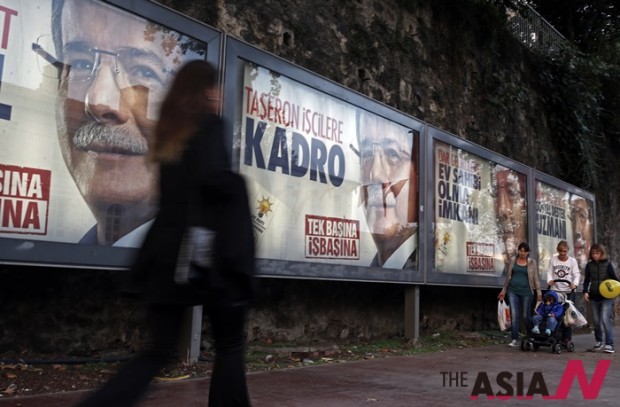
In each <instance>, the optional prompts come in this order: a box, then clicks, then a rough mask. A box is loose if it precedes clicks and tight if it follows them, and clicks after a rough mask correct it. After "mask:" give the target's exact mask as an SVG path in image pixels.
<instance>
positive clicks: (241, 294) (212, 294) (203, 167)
mask: <svg viewBox="0 0 620 407" xmlns="http://www.w3.org/2000/svg"><path fill="white" fill-rule="evenodd" d="M190 201H191V202H193V203H194V204H193V205H195V206H191V205H190ZM248 205H249V202H248V196H247V191H246V188H245V183H244V180H243V178H242V177H241V176H240V175H239V174H236V173H233V172H232V171H231V170H230V161H229V158H228V153H227V151H226V148H225V145H224V137H223V122H222V120H221V119H220V118H219V117H217V116H215V115H207V116H206V117H205V119H204V120H203V121H202V123H201V124H200V127H199V131H198V132H197V134H196V135H195V136H194V137H192V138H191V139H190V140H189V141H188V142H187V145H186V148H185V150H184V152H183V156H182V159H181V160H179V161H176V162H173V163H165V164H162V165H161V166H160V198H159V213H158V215H157V218H156V219H155V222H154V223H153V226H152V227H151V229H150V230H149V232H148V234H147V236H146V238H145V241H144V244H143V246H142V248H141V249H140V251H139V253H138V256H137V258H136V261H135V263H134V266H133V267H132V270H131V277H130V281H129V284H127V285H126V287H125V290H124V291H125V292H126V293H127V294H129V295H136V296H140V297H141V298H142V299H143V300H145V301H146V302H148V303H155V304H185V305H193V304H203V303H206V302H207V301H216V302H225V303H227V304H234V303H237V302H245V301H247V300H249V299H250V298H251V297H252V295H253V291H254V268H255V264H254V235H253V229H252V223H251V217H250V210H249V206H248ZM190 206H191V207H192V208H198V209H199V210H190ZM189 224H192V225H196V224H198V225H200V226H207V227H208V228H209V229H212V230H215V231H216V236H217V237H216V239H215V241H216V243H215V257H216V259H215V261H216V266H215V267H214V268H213V269H209V270H208V273H207V275H206V278H205V281H204V282H203V284H200V285H197V284H189V285H179V284H177V283H175V282H174V272H175V268H176V262H177V257H178V253H179V247H180V245H181V239H182V237H183V233H184V231H185V228H186V226H188V225H189Z"/></svg>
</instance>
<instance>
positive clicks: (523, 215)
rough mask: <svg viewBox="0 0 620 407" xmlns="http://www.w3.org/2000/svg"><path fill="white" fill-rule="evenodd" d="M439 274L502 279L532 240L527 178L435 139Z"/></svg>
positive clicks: (437, 267) (436, 264) (436, 260)
mask: <svg viewBox="0 0 620 407" xmlns="http://www.w3.org/2000/svg"><path fill="white" fill-rule="evenodd" d="M433 159H434V161H433V168H434V205H433V212H434V225H435V230H434V231H435V250H434V258H435V272H437V273H449V274H465V275H469V276H471V275H478V276H488V277H499V276H501V275H502V273H503V272H504V268H505V267H506V265H507V264H508V263H509V261H510V259H511V258H512V257H514V256H515V255H516V253H517V246H518V245H519V243H521V242H524V241H527V239H528V235H527V226H528V221H527V179H526V175H525V174H523V173H520V172H518V171H515V170H513V169H510V168H507V167H505V166H503V165H500V164H498V163H496V162H494V161H491V160H489V159H486V158H483V157H481V156H479V155H476V154H473V153H471V152H469V151H467V150H465V149H462V148H458V147H455V146H453V145H451V144H449V143H446V142H443V141H440V140H434V142H433Z"/></svg>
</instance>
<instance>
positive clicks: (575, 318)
mask: <svg viewBox="0 0 620 407" xmlns="http://www.w3.org/2000/svg"><path fill="white" fill-rule="evenodd" d="M566 302H567V303H568V309H567V310H566V312H565V313H564V318H563V320H564V325H565V326H573V327H575V328H581V327H582V326H586V325H588V321H587V320H586V318H585V317H584V316H583V314H582V313H581V312H579V310H578V309H577V307H575V304H574V303H573V302H572V301H570V300H567V301H566Z"/></svg>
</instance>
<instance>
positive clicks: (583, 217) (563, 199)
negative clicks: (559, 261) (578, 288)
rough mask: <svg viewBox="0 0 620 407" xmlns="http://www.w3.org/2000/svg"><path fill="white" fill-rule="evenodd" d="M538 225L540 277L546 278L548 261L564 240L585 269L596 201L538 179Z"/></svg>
mask: <svg viewBox="0 0 620 407" xmlns="http://www.w3.org/2000/svg"><path fill="white" fill-rule="evenodd" d="M536 226H537V227H536V233H537V237H538V239H537V240H538V267H539V274H540V277H541V279H544V280H545V281H546V278H547V277H546V276H547V268H548V266H549V261H550V260H551V258H552V257H553V256H554V255H556V254H557V245H558V243H560V242H561V241H566V242H567V243H568V247H569V252H568V253H569V255H570V256H572V257H575V259H577V262H578V264H579V268H580V269H581V271H582V272H583V270H584V269H585V266H586V264H587V262H588V259H589V255H590V246H591V245H592V243H593V239H594V236H595V231H594V202H593V201H592V200H591V199H590V198H589V197H588V196H587V195H586V194H584V193H583V192H580V191H576V192H573V190H572V189H569V188H566V187H558V186H556V185H552V184H550V183H547V182H544V181H541V180H538V179H537V180H536Z"/></svg>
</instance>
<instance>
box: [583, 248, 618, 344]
mask: <svg viewBox="0 0 620 407" xmlns="http://www.w3.org/2000/svg"><path fill="white" fill-rule="evenodd" d="M585 271H586V273H585V274H586V275H585V279H584V281H583V292H584V298H585V300H586V301H589V302H591V304H592V319H593V320H594V339H595V340H596V344H595V345H594V347H593V348H592V350H593V351H599V350H601V349H602V350H604V351H605V352H607V353H614V331H613V328H614V326H613V322H612V320H611V313H612V308H613V303H614V298H615V296H617V295H618V294H617V293H618V290H614V289H613V286H614V285H615V284H612V282H610V281H606V280H612V281H613V283H617V282H618V276H617V275H616V272H615V270H614V267H613V266H612V264H611V262H610V261H609V259H608V258H607V250H606V249H605V246H603V245H602V244H599V243H594V244H593V245H592V246H591V248H590V261H589V262H588V264H587V265H586V270H585ZM605 283H607V285H609V287H610V289H608V288H607V285H606V284H605ZM601 287H603V289H601ZM601 325H602V329H604V330H605V345H603V335H602V334H603V332H602V329H601Z"/></svg>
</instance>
